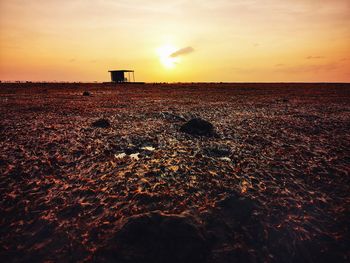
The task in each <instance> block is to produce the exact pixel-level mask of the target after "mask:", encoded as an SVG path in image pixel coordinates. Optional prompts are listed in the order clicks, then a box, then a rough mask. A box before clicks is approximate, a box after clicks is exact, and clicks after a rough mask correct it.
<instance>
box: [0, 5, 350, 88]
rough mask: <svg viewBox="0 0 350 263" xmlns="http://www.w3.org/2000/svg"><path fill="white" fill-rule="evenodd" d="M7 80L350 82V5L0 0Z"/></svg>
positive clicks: (0, 50) (2, 76) (1, 63)
mask: <svg viewBox="0 0 350 263" xmlns="http://www.w3.org/2000/svg"><path fill="white" fill-rule="evenodd" d="M0 26H1V27H0V39H1V43H0V45H1V46H0V80H2V81H6V80H32V81H41V80H43V81H108V80H109V75H108V72H107V71H108V70H110V69H134V70H135V77H136V80H138V81H146V82H160V81H169V82H173V81H174V82H178V81H191V82H192V81H193V82H197V81H218V82H219V81H223V82H224V81H225V82H226V81H232V82H236V81H239V82H242V81H244V82H245V81H247V82H259V81H264V82H266V81H317V82H323V81H331V82H333V81H335V82H350V0H283V1H282V0H260V1H259V0H237V1H233V0H215V1H213V0H192V1H189V0H172V1H167V0H153V1H146V0H95V1H89V0H32V1H29V0H0Z"/></svg>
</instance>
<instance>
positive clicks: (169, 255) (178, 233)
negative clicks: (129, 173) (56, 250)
mask: <svg viewBox="0 0 350 263" xmlns="http://www.w3.org/2000/svg"><path fill="white" fill-rule="evenodd" d="M209 252H210V250H209V246H208V243H207V241H206V238H205V236H204V234H203V232H202V229H201V227H200V226H199V223H197V222H196V221H195V220H194V219H193V218H192V217H189V216H186V215H169V214H163V213H161V212H152V213H147V214H142V215H138V216H132V217H130V218H129V219H128V220H127V221H126V222H125V224H124V225H123V226H122V228H121V229H120V230H119V231H118V232H117V233H116V234H115V236H114V237H113V238H112V239H110V240H109V241H108V242H107V245H106V246H105V247H102V248H101V249H99V250H98V251H97V252H96V254H95V259H96V261H98V262H144V263H148V262H149V263H151V262H152V263H157V262H159V263H160V262H170V263H175V262H184V263H186V262H188V263H189V262H193V263H195V262H205V261H206V258H207V256H208V254H209Z"/></svg>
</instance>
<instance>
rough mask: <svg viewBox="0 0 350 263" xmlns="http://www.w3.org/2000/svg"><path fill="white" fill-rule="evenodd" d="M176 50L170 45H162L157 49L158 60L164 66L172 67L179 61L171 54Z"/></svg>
mask: <svg viewBox="0 0 350 263" xmlns="http://www.w3.org/2000/svg"><path fill="white" fill-rule="evenodd" d="M176 50H177V48H175V47H174V46H172V45H164V46H161V47H159V48H158V49H157V54H158V56H159V60H160V62H161V63H162V65H163V66H164V67H165V68H167V69H172V68H174V67H175V66H176V64H177V63H178V62H179V59H178V58H176V57H172V56H171V54H173V53H174V52H175V51H176Z"/></svg>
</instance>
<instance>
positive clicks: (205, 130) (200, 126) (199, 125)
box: [180, 118, 215, 137]
mask: <svg viewBox="0 0 350 263" xmlns="http://www.w3.org/2000/svg"><path fill="white" fill-rule="evenodd" d="M180 131H181V132H184V133H187V134H190V135H197V136H207V137H211V136H214V135H215V131H214V126H213V125H212V124H211V123H210V122H208V121H206V120H203V119H201V118H194V119H191V120H189V121H188V122H186V123H185V124H184V125H182V126H181V128H180Z"/></svg>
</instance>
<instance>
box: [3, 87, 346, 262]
mask: <svg viewBox="0 0 350 263" xmlns="http://www.w3.org/2000/svg"><path fill="white" fill-rule="evenodd" d="M84 91H88V92H89V93H90V95H88V94H87V95H88V96H83V92H84ZM196 117H200V118H202V119H204V120H207V121H209V122H210V123H212V124H213V126H214V127H215V131H216V135H215V136H210V137H207V136H195V135H191V134H187V133H183V132H181V131H180V127H181V126H182V125H183V124H184V123H186V122H187V121H188V120H190V119H192V118H196ZM99 119H105V120H107V121H108V122H109V123H110V125H109V126H108V125H105V127H96V126H94V125H92V124H93V122H95V121H97V120H99ZM349 131H350V84H171V85H170V84H169V85H168V84H144V85H132V84H131V85H121V86H117V87H116V86H111V85H108V84H30V83H29V84H6V83H2V84H0V258H2V262H43V261H52V262H76V261H88V262H90V261H97V262H165V261H167V262H206V261H207V262H331V261H332V262H347V261H349V260H350V253H349V251H350V247H349V244H350V231H349V222H350V177H349V171H350V133H349Z"/></svg>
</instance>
